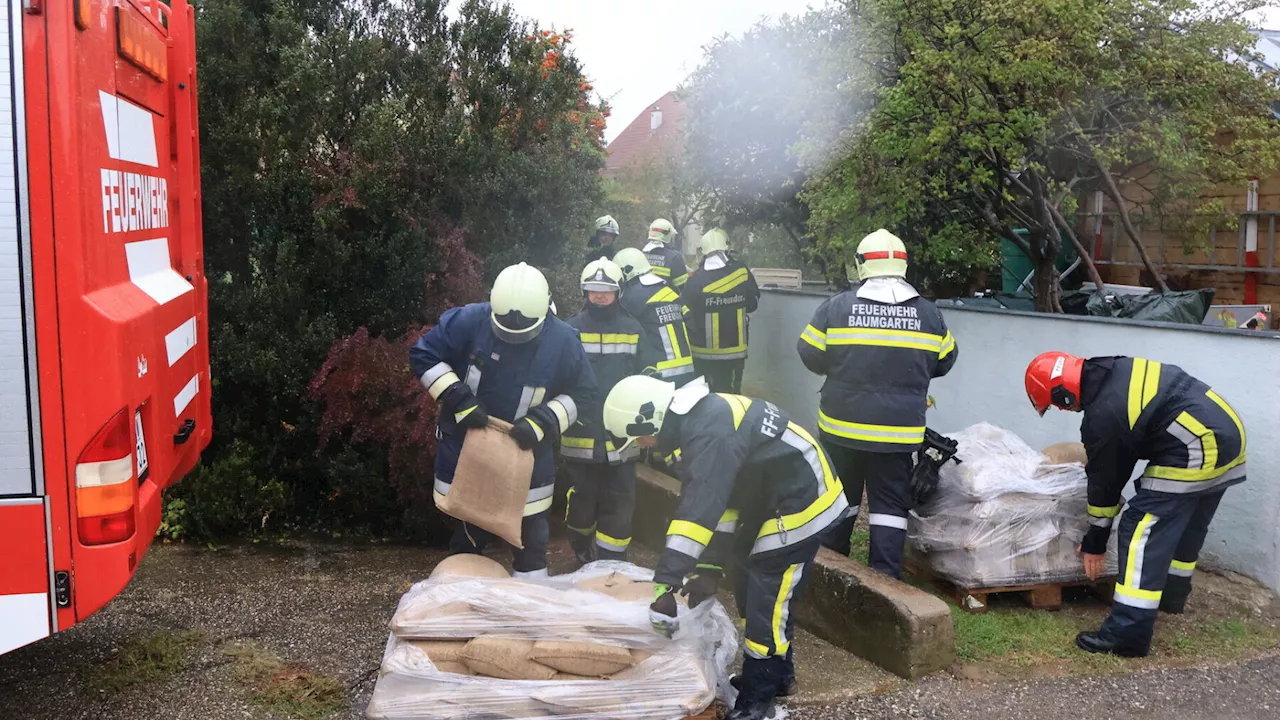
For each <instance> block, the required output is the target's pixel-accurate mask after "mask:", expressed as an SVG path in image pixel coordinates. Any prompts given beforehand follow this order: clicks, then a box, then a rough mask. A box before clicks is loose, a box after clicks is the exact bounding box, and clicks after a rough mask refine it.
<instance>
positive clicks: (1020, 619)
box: [951, 606, 1080, 664]
mask: <svg viewBox="0 0 1280 720" xmlns="http://www.w3.org/2000/svg"><path fill="white" fill-rule="evenodd" d="M951 617H952V619H953V621H954V623H955V633H956V655H958V656H959V657H960V659H962V660H967V661H970V662H975V661H979V660H985V659H987V658H996V657H999V658H1002V659H1004V660H1006V661H1010V662H1013V663H1015V664H1034V663H1035V662H1036V661H1037V660H1040V659H1045V658H1064V657H1068V656H1069V655H1070V654H1071V652H1072V649H1073V648H1074V645H1073V644H1072V643H1073V640H1074V638H1075V636H1076V633H1078V632H1080V629H1079V628H1078V627H1077V626H1076V624H1075V623H1074V622H1072V621H1071V620H1069V619H1068V618H1065V617H1063V616H1061V615H1058V614H1056V613H1049V612H1044V611H1038V610H1010V611H1000V612H993V611H989V612H985V613H970V612H965V611H963V610H961V609H959V608H956V607H954V606H953V608H952V611H951Z"/></svg>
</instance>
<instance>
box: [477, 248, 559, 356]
mask: <svg viewBox="0 0 1280 720" xmlns="http://www.w3.org/2000/svg"><path fill="white" fill-rule="evenodd" d="M489 304H490V305H491V306H492V308H493V311H492V314H491V315H490V317H489V321H490V324H491V325H492V326H493V333H494V334H495V335H497V336H498V338H499V339H500V340H503V341H505V342H509V343H515V344H520V343H526V342H529V341H530V340H532V339H534V338H536V337H537V336H538V333H540V332H542V326H543V324H544V323H545V321H546V319H547V310H548V309H549V308H550V306H551V291H550V289H549V288H548V287H547V279H546V278H545V277H543V275H542V273H541V272H540V271H539V270H538V269H537V268H535V267H530V266H529V265H526V264H525V263H520V264H519V265H511V266H509V267H507V268H505V269H503V271H502V272H500V273H498V278H497V279H496V280H494V281H493V291H492V292H490V294H489Z"/></svg>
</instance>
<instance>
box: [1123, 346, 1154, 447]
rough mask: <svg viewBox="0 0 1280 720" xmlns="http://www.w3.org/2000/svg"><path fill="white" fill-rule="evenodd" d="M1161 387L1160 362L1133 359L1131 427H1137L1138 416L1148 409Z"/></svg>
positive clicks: (1130, 387) (1130, 403)
mask: <svg viewBox="0 0 1280 720" xmlns="http://www.w3.org/2000/svg"><path fill="white" fill-rule="evenodd" d="M1159 389H1160V363H1158V362H1153V361H1150V360H1143V359H1142V358H1134V359H1133V371H1132V372H1131V373H1130V375H1129V429H1130V430H1132V429H1133V428H1135V427H1137V425H1138V418H1139V417H1141V416H1142V411H1143V410H1146V409H1147V406H1148V405H1150V404H1151V401H1152V400H1154V399H1155V397H1156V391H1157V390H1159Z"/></svg>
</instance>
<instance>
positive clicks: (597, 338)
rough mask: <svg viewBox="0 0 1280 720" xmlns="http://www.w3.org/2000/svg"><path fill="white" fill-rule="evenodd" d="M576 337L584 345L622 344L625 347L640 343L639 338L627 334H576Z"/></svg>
mask: <svg viewBox="0 0 1280 720" xmlns="http://www.w3.org/2000/svg"><path fill="white" fill-rule="evenodd" d="M578 337H579V338H581V339H582V342H584V343H589V342H591V343H622V344H626V345H635V344H636V343H638V342H640V336H639V335H638V334H637V335H631V334H628V333H578Z"/></svg>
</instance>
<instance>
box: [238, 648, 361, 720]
mask: <svg viewBox="0 0 1280 720" xmlns="http://www.w3.org/2000/svg"><path fill="white" fill-rule="evenodd" d="M224 652H225V653H226V655H227V656H228V657H230V658H231V659H232V661H233V662H234V663H235V668H236V673H237V674H238V675H239V676H240V677H241V678H242V679H243V680H245V681H246V682H247V683H249V685H250V686H251V687H252V688H253V699H254V701H255V702H257V703H258V704H260V705H262V706H263V707H265V708H266V709H268V710H270V711H271V712H272V713H275V714H279V715H286V716H289V717H296V718H303V719H304V720H324V718H328V717H331V716H333V715H334V714H336V713H339V712H342V711H343V710H345V709H346V707H347V688H346V687H345V686H344V685H343V684H342V682H340V681H339V680H337V679H336V678H332V677H329V676H328V675H323V674H321V673H316V672H311V671H309V670H306V669H305V668H301V667H297V666H295V665H290V664H288V663H286V662H285V661H283V660H281V659H280V658H279V657H277V656H276V655H274V654H273V653H271V651H269V650H267V649H266V648H264V647H262V646H261V645H258V644H256V643H252V642H240V643H235V644H232V645H231V646H229V647H228V648H227V649H226V650H225V651H224Z"/></svg>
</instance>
